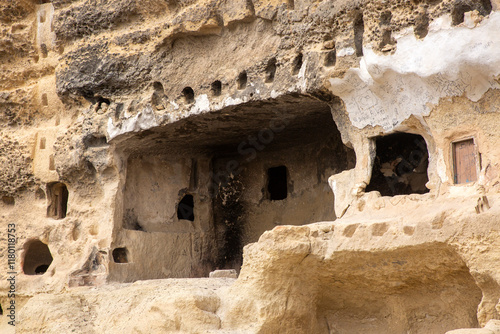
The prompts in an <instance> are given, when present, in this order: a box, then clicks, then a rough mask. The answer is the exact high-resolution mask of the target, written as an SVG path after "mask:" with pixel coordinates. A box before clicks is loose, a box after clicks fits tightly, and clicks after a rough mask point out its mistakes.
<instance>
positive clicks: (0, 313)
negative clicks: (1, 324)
mask: <svg viewBox="0 0 500 334" xmlns="http://www.w3.org/2000/svg"><path fill="white" fill-rule="evenodd" d="M0 315H3V309H2V305H0Z"/></svg>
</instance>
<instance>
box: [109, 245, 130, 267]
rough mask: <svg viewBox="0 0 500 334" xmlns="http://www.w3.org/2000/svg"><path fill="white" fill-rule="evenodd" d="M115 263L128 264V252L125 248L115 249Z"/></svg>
mask: <svg viewBox="0 0 500 334" xmlns="http://www.w3.org/2000/svg"><path fill="white" fill-rule="evenodd" d="M113 261H114V262H115V263H128V250H127V249H126V248H125V247H122V248H115V249H113Z"/></svg>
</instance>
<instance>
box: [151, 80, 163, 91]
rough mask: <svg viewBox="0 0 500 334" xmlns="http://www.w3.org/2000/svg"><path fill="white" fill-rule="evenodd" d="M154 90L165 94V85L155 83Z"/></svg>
mask: <svg viewBox="0 0 500 334" xmlns="http://www.w3.org/2000/svg"><path fill="white" fill-rule="evenodd" d="M153 89H154V90H155V91H157V92H160V93H164V92H165V91H164V90H163V85H162V83H161V82H159V81H155V82H153Z"/></svg>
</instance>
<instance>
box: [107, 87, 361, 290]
mask: <svg viewBox="0 0 500 334" xmlns="http://www.w3.org/2000/svg"><path fill="white" fill-rule="evenodd" d="M331 103H332V105H333V107H334V108H336V109H337V108H338V109H339V110H343V109H342V108H343V105H342V102H341V101H340V99H334V100H332V101H331ZM117 145H118V147H117V149H118V150H120V152H123V157H122V158H123V159H124V161H126V164H125V165H126V170H124V172H123V174H122V178H123V179H122V182H123V188H122V189H123V193H122V194H121V195H120V197H119V201H118V202H117V205H118V206H117V210H118V215H117V217H119V219H117V221H116V225H117V228H116V230H117V233H116V235H115V238H116V239H115V242H116V243H118V244H119V243H121V242H122V240H125V239H126V240H127V248H128V250H129V251H130V252H131V253H133V254H134V267H133V268H124V267H123V266H110V272H109V279H110V281H120V282H131V281H135V280H139V279H156V278H166V277H205V276H208V273H209V272H210V271H212V270H214V269H216V268H219V269H236V270H239V269H240V266H241V262H242V253H243V252H242V251H243V247H244V246H245V245H247V244H248V243H251V242H255V241H257V240H258V239H259V237H260V235H261V234H262V233H264V232H265V231H267V230H271V229H273V228H274V227H275V226H276V225H279V224H290V225H302V224H307V223H311V222H315V221H325V220H334V219H335V218H336V217H335V213H334V197H333V193H332V192H331V189H330V187H328V178H329V177H330V176H331V175H333V174H337V173H340V172H342V171H343V170H346V169H351V168H354V166H355V163H356V159H355V154H354V151H353V150H352V149H349V148H347V147H346V146H345V145H344V144H343V143H342V140H341V138H340V133H339V131H338V130H337V127H336V125H335V122H334V121H333V118H332V111H331V108H330V106H329V105H328V104H327V103H326V102H322V101H320V100H318V99H315V98H312V97H309V96H303V95H299V94H293V95H287V96H282V97H279V98H277V99H269V100H264V101H251V102H247V103H244V104H241V105H237V106H230V107H226V108H224V109H222V110H220V111H213V112H209V113H203V114H200V115H195V116H190V117H188V118H185V119H181V120H179V121H177V122H175V123H172V124H168V125H165V126H161V127H157V128H152V129H149V130H146V131H142V132H138V133H133V134H131V137H129V138H128V139H127V140H124V141H123V142H120V143H117ZM280 166H281V168H278V170H277V171H278V172H280V173H278V174H280V175H282V178H281V180H282V181H280V182H277V183H278V184H279V183H281V185H282V187H281V189H279V191H280V193H278V195H276V196H277V197H276V198H281V197H285V195H286V201H280V200H269V199H270V196H269V195H270V194H268V189H267V187H268V169H269V168H270V167H280ZM285 166H286V168H285ZM283 175H286V178H285V176H283ZM283 179H284V180H285V181H283ZM271 183H272V182H271ZM283 183H286V188H285V185H284V184H283ZM179 189H182V191H181V192H179ZM271 191H272V192H273V193H274V190H273V188H272V187H271ZM184 195H191V196H192V197H193V200H194V199H196V217H195V218H196V219H195V220H194V222H190V221H188V220H185V219H184V220H183V219H178V217H177V213H178V212H177V211H178V207H177V206H176V205H172V204H171V203H178V201H179V199H180V198H181V197H182V196H184ZM273 196H274V195H273ZM263 198H264V199H266V200H263ZM193 202H194V201H193ZM191 203H192V202H191V199H189V203H188V206H191V205H192V204H191ZM120 213H121V214H120ZM160 245H161V246H160ZM141 259H144V260H141ZM146 259H147V260H146ZM160 264H161V266H160ZM158 267H160V268H163V269H162V270H158Z"/></svg>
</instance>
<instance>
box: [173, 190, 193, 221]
mask: <svg viewBox="0 0 500 334" xmlns="http://www.w3.org/2000/svg"><path fill="white" fill-rule="evenodd" d="M177 218H178V219H186V220H190V221H194V199H193V195H185V196H184V197H183V198H182V199H181V201H180V202H179V205H178V206H177Z"/></svg>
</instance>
